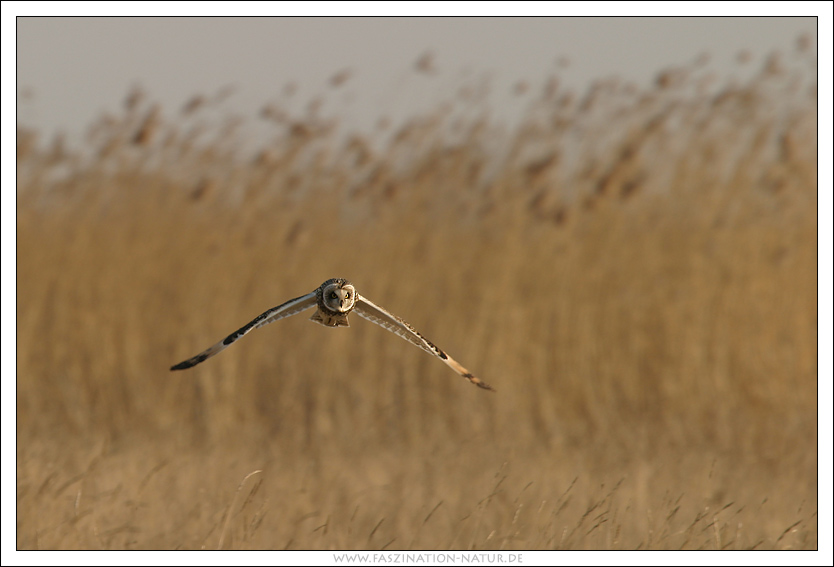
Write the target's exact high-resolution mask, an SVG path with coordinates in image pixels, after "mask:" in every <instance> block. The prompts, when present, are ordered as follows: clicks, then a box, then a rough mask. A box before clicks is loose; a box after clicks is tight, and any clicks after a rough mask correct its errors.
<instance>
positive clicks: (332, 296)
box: [330, 291, 336, 299]
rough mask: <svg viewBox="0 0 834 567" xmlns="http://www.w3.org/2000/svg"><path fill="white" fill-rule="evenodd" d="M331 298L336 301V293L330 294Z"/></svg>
mask: <svg viewBox="0 0 834 567" xmlns="http://www.w3.org/2000/svg"><path fill="white" fill-rule="evenodd" d="M330 298H331V299H336V292H335V291H334V292H333V293H331V294H330Z"/></svg>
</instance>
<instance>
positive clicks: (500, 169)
mask: <svg viewBox="0 0 834 567" xmlns="http://www.w3.org/2000/svg"><path fill="white" fill-rule="evenodd" d="M791 57H794V58H796V54H794V55H792V56H791ZM788 59H789V60H790V61H794V63H796V60H799V61H804V63H803V64H795V65H794V66H791V65H789V64H788V63H785V61H784V60H782V62H781V63H780V61H779V60H777V59H771V60H770V61H769V62H768V64H767V65H766V66H765V67H764V68H763V69H762V71H761V72H760V73H758V74H756V76H755V77H753V78H752V79H751V80H749V81H748V82H745V83H743V84H738V85H735V86H727V87H725V88H722V89H720V90H719V91H717V92H712V93H711V92H707V91H703V90H699V88H700V86H699V85H700V81H702V80H703V77H702V76H701V75H698V74H697V73H696V72H695V71H694V70H676V71H670V72H667V73H665V74H663V75H662V76H660V77H659V79H658V82H657V84H656V85H655V86H653V87H652V88H649V89H642V90H640V89H634V88H632V87H626V86H624V85H621V84H619V83H616V82H604V83H600V84H598V85H596V86H595V87H594V88H593V89H591V90H589V91H588V93H587V94H585V95H584V96H574V95H571V94H570V93H567V92H564V91H563V90H561V89H559V87H558V85H557V84H556V82H555V81H550V82H549V83H547V85H546V86H545V87H544V88H543V89H542V90H541V92H540V93H539V94H537V95H529V99H530V102H529V109H528V114H527V118H526V120H525V121H524V122H523V124H522V125H521V126H520V127H519V128H518V129H517V130H513V131H506V130H502V129H501V128H499V127H497V126H496V125H495V124H494V123H492V122H491V121H490V120H489V118H488V116H487V115H483V116H482V117H480V118H474V119H473V118H471V116H470V117H468V118H467V119H460V117H461V115H460V114H459V113H458V110H460V108H458V107H456V106H455V104H453V105H452V106H451V107H450V108H451V110H449V109H446V107H444V109H442V110H439V111H438V112H437V113H436V114H434V115H431V116H424V117H422V118H420V119H415V120H414V121H412V122H410V123H409V124H407V125H405V126H403V127H402V128H400V129H399V130H397V131H396V132H391V133H389V134H388V137H387V138H384V139H385V140H386V141H385V142H380V140H381V139H383V138H373V137H371V136H368V137H362V136H359V135H354V136H353V137H350V138H347V139H343V138H340V137H339V135H338V129H337V128H334V125H333V124H332V123H331V122H329V121H328V120H325V119H323V118H322V117H320V116H318V115H316V114H315V112H314V111H311V113H310V114H306V115H303V116H300V117H293V116H288V115H287V113H284V112H282V111H281V109H280V108H278V109H276V107H275V106H272V107H270V108H268V109H265V111H264V113H263V116H264V119H266V120H271V121H273V122H274V125H275V136H274V139H273V140H272V141H270V142H269V143H268V144H265V145H264V147H263V148H262V151H259V152H257V153H256V154H255V155H254V157H251V158H250V157H247V156H245V155H242V154H241V153H240V152H236V151H235V146H236V144H238V143H239V142H240V141H241V140H240V134H237V133H236V132H237V131H236V130H235V126H234V124H230V125H229V128H228V129H226V130H220V131H217V130H212V129H211V128H209V127H207V126H206V123H205V122H201V121H200V116H201V114H200V113H201V112H204V111H205V109H204V108H202V106H201V104H202V103H201V104H196V103H194V101H192V102H191V103H190V104H188V105H187V106H186V108H185V109H184V110H183V112H182V115H181V116H179V117H177V116H174V115H167V114H166V112H165V111H164V109H162V108H160V107H159V106H157V105H154V104H152V102H151V101H149V100H148V98H147V97H146V96H144V95H143V94H142V93H141V92H139V91H136V92H134V93H132V94H131V96H130V97H129V99H128V101H126V105H125V109H124V113H123V114H122V115H119V116H109V117H104V118H103V119H102V120H101V121H100V123H98V124H96V125H95V126H94V127H93V128H91V130H90V135H89V138H88V140H87V142H86V143H85V145H84V146H83V147H82V148H68V147H67V146H66V145H65V144H62V143H60V141H58V142H56V143H54V144H52V145H51V146H44V145H43V144H42V143H41V142H40V141H39V140H38V138H37V136H36V134H35V133H32V132H27V131H25V130H20V131H19V136H18V194H17V195H18V196H17V200H18V208H17V284H18V285H17V289H18V296H17V441H18V443H17V447H18V449H17V499H18V502H17V512H18V518H17V545H18V548H21V549H33V548H38V549H99V548H103V549H134V548H212V549H214V548H235V549H247V548H270V549H273V548H275V549H285V548H291V549H507V550H509V549H571V548H573V549H577V548H579V549H589V548H590V549H624V548H625V549H657V548H662V549H680V548H686V549H809V548H815V547H816V545H817V517H816V510H817V412H816V408H817V389H816V370H817V366H816V359H817V346H816V345H817V342H816V337H817V331H816V325H817V322H816V313H817V304H816V291H817V290H816V285H817V283H816V282H817V279H816V234H817V199H816V175H817V161H816V159H817V158H816V155H817V140H816V121H817V115H816V103H817V101H816V75H815V74H814V72H813V71H809V70H808V69H807V68H806V67H803V65H806V66H807V64H808V61H807V56H802V57H800V58H799V59H791V58H788ZM810 63H811V67H813V65H814V64H815V63H814V62H810ZM701 86H702V85H701ZM194 100H195V101H196V100H202V99H196V98H195V99H194ZM458 102H459V103H460V104H459V107H462V108H465V107H466V106H467V102H466V101H458ZM212 132H218V133H217V134H216V136H215V137H212ZM330 277H347V278H349V279H351V280H352V281H353V283H354V284H355V285H356V286H357V288H358V289H359V290H360V292H361V293H363V294H364V295H366V296H368V297H370V298H371V299H373V300H374V301H376V302H378V303H380V304H381V305H383V306H385V307H387V308H389V309H390V310H391V311H393V312H394V313H397V314H399V315H400V316H402V317H404V318H405V319H407V320H408V321H409V322H411V323H412V324H414V325H415V327H417V328H418V329H419V330H420V331H421V332H423V333H424V334H425V335H426V336H428V337H429V338H431V340H432V341H434V342H436V343H437V344H438V345H440V346H441V347H442V348H443V349H444V350H447V351H448V352H449V353H450V354H452V356H454V357H455V358H456V359H458V360H459V361H461V362H462V363H463V364H464V365H465V366H467V367H468V368H470V369H471V370H472V371H473V372H475V373H476V374H477V375H478V376H479V377H481V378H483V379H484V380H485V381H487V382H488V383H490V384H491V385H493V386H494V387H495V388H496V389H497V390H498V392H497V394H494V395H493V394H491V393H488V392H484V391H481V390H479V389H477V388H473V387H472V386H471V385H470V384H468V383H467V382H466V381H464V380H461V379H460V378H459V377H458V376H456V375H455V374H454V373H452V372H450V371H449V369H448V368H447V367H445V365H443V364H440V363H439V362H438V361H437V360H435V359H432V358H431V357H429V356H426V354H425V353H422V352H420V351H419V349H415V348H413V347H411V346H410V345H408V344H407V343H405V342H404V341H401V340H399V339H397V338H396V337H394V336H393V335H390V334H389V333H386V332H385V331H384V330H383V329H381V328H379V327H376V326H374V325H371V324H368V323H367V322H366V321H363V320H361V319H357V320H353V321H352V322H351V327H350V328H349V329H344V328H342V329H336V330H327V329H323V328H321V327H319V326H313V325H310V324H309V322H307V321H306V320H305V319H306V317H293V318H290V319H287V320H284V321H281V322H279V323H276V324H274V325H270V326H268V327H265V328H263V329H260V330H258V331H257V332H255V333H252V334H251V335H248V336H247V337H245V339H244V340H242V341H241V342H240V343H239V344H237V345H235V346H234V348H231V349H229V350H228V351H225V352H223V353H222V354H221V355H219V356H218V357H216V358H213V359H211V360H210V361H207V362H206V363H204V364H202V365H200V366H198V367H196V368H194V369H193V370H190V371H188V372H185V373H171V372H169V370H168V368H169V367H170V366H171V365H172V364H174V363H176V362H178V361H180V360H182V359H184V358H186V357H189V356H191V355H193V354H195V353H196V352H198V351H200V350H201V349H203V348H205V347H207V346H208V345H210V344H212V343H213V342H214V341H216V340H218V339H220V338H221V337H223V336H225V335H226V334H227V333H229V332H230V331H232V330H234V329H236V328H238V327H239V326H241V325H242V324H244V323H246V322H247V321H249V320H250V319H251V318H253V317H254V316H255V315H257V314H259V313H261V312H262V311H264V310H266V309H267V308H269V307H272V306H274V305H277V304H279V303H281V302H283V301H285V300H287V299H289V298H292V297H295V296H298V295H301V294H303V293H306V292H308V291H310V290H312V289H314V288H315V287H316V286H318V285H319V284H320V283H321V282H322V281H324V280H325V279H327V278H330Z"/></svg>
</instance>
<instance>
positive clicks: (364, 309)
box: [353, 294, 495, 392]
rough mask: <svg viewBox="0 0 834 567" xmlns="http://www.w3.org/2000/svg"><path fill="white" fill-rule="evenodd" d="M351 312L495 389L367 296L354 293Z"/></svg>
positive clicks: (485, 387) (461, 373)
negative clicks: (354, 298)
mask: <svg viewBox="0 0 834 567" xmlns="http://www.w3.org/2000/svg"><path fill="white" fill-rule="evenodd" d="M353 312H354V313H356V314H357V315H359V316H360V317H362V318H364V319H367V320H368V321H371V322H373V323H376V324H377V325H379V326H380V327H384V328H385V329H388V330H389V331H391V332H392V333H394V334H395V335H397V336H398V337H402V338H403V339H405V340H407V341H408V342H410V343H411V344H413V345H415V346H418V347H420V348H421V349H423V350H424V351H426V352H428V353H430V354H433V355H434V356H436V357H438V358H439V359H440V360H442V361H443V362H445V363H446V364H447V365H449V366H450V367H451V368H452V370H454V371H455V372H457V373H458V374H460V375H461V376H463V377H464V378H466V379H467V380H469V381H470V382H472V383H473V384H475V385H476V386H478V387H480V388H484V389H486V390H492V391H493V392H494V391H495V390H494V389H493V388H492V387H491V386H490V385H489V384H487V383H486V382H483V381H481V380H480V379H479V378H477V377H475V376H474V375H473V374H472V373H471V372H469V371H468V370H467V369H466V368H464V367H463V366H461V365H460V364H458V362H457V361H456V360H455V359H453V358H452V357H451V356H449V355H448V354H446V353H445V352H443V351H442V350H440V349H439V348H437V347H436V346H435V345H434V344H433V343H432V342H431V341H430V340H428V339H427V338H426V337H424V336H423V335H421V334H420V333H419V332H417V330H416V329H415V328H414V327H412V326H411V325H409V324H408V323H406V322H405V321H403V320H402V319H400V318H399V317H397V316H396V315H392V314H391V313H389V312H388V311H386V310H385V309H383V308H382V307H380V306H379V305H377V304H375V303H374V302H372V301H370V300H369V299H368V298H367V297H362V296H361V295H359V294H356V305H355V307H354V308H353Z"/></svg>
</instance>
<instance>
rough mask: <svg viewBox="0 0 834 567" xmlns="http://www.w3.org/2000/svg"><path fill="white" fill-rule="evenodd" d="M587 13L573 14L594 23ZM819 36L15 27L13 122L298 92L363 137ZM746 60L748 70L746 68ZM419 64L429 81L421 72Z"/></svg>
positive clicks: (668, 25)
mask: <svg viewBox="0 0 834 567" xmlns="http://www.w3.org/2000/svg"><path fill="white" fill-rule="evenodd" d="M545 6H546V5H545ZM36 8H37V6H33V7H32V9H31V10H27V11H23V12H22V13H37V12H38V10H37V9H36ZM590 8H591V7H587V8H585V9H584V10H579V12H580V13H581V12H583V11H584V12H586V13H592V12H595V11H596V10H594V9H590ZM307 11H309V10H307ZM660 11H663V10H660ZM302 12H304V10H302ZM816 23H817V22H816V19H814V18H799V17H772V18H769V17H736V18H730V17H694V18H674V17H673V18H669V17H663V18H654V17H629V18H617V17H597V18H586V17H529V18H528V17H494V18H473V17H469V18H454V17H447V18H430V17H429V18H427V17H418V18H398V17H378V18H362V17H356V18H350V17H325V18H307V17H274V18H269V17H266V18H259V17H248V18H239V17H235V18H226V17H215V18H209V17H204V18H201V17H186V18H163V17H138V18H120V17H77V18H66V17H19V18H18V19H17V100H18V108H17V110H18V114H17V118H18V123H19V124H21V125H24V126H28V127H34V128H36V129H37V130H39V131H40V132H42V133H43V134H45V137H46V138H47V139H48V138H50V137H51V135H52V134H53V133H54V132H56V131H63V132H66V133H68V134H69V135H70V136H69V138H70V140H72V139H74V137H75V136H76V135H78V134H79V133H81V132H83V131H84V130H85V129H86V128H87V127H88V126H89V125H90V124H91V123H92V122H93V120H94V119H96V118H98V117H100V116H101V115H102V114H103V113H104V112H105V111H110V112H120V111H121V108H122V102H123V101H124V99H125V96H126V94H127V92H128V91H129V89H130V88H131V87H132V86H134V85H139V86H141V87H142V88H143V89H144V90H145V91H146V92H147V93H148V94H149V95H150V97H151V99H152V100H154V101H157V102H160V103H161V104H162V109H163V112H165V113H166V115H167V116H169V117H173V116H174V115H175V113H177V112H178V111H179V109H180V108H181V107H182V105H183V104H184V103H185V102H186V101H187V100H188V99H190V98H191V97H193V96H194V95H198V94H200V95H208V96H210V95H213V94H215V93H217V92H218V91H219V90H220V89H222V88H223V87H225V86H229V85H231V86H232V87H234V91H233V92H232V94H231V96H229V97H228V99H227V100H226V101H225V102H224V104H223V107H222V108H223V109H224V111H225V110H228V111H230V112H231V111H234V112H236V113H239V114H241V115H242V116H243V117H244V118H252V119H253V121H254V119H255V116H256V115H257V112H258V110H259V109H260V108H262V107H263V106H264V105H265V104H266V103H268V102H270V101H275V100H279V99H280V97H281V93H282V91H283V89H284V87H285V86H286V85H288V84H291V83H292V84H295V85H296V87H297V91H296V93H295V95H294V96H293V97H292V99H289V102H288V104H289V105H290V107H291V109H295V110H296V111H298V112H301V111H303V109H304V108H305V106H306V104H307V103H309V102H310V101H311V100H312V99H314V98H315V97H316V96H318V95H325V103H324V105H323V107H322V109H323V111H324V112H325V113H327V114H329V115H333V116H338V117H339V118H340V119H341V120H342V122H343V123H344V124H346V125H348V126H351V127H358V128H364V129H370V128H371V127H372V126H373V124H374V123H375V122H376V120H377V119H379V118H381V117H383V116H387V117H390V118H393V119H394V121H395V122H396V121H397V120H398V119H402V118H405V117H407V116H409V115H411V114H413V113H415V112H419V111H430V110H433V109H435V108H437V106H438V105H439V103H440V102H441V101H443V100H449V99H454V98H455V96H454V93H455V92H456V91H457V89H458V88H459V87H460V86H461V85H462V84H463V82H464V81H465V80H469V81H476V80H477V79H478V78H479V77H484V76H486V75H489V76H490V77H491V85H492V96H491V98H490V108H491V109H492V111H493V112H494V114H495V115H496V116H497V117H498V118H499V119H500V118H506V117H512V116H514V115H517V114H518V113H519V112H520V111H521V109H522V108H523V104H524V102H525V99H524V97H518V96H513V94H512V92H513V90H512V89H513V86H514V85H515V84H516V83H518V82H519V81H525V82H527V83H528V84H529V85H530V86H531V88H530V90H529V92H530V96H532V93H533V92H535V91H536V89H535V86H537V85H541V84H543V82H544V81H545V80H546V79H547V78H548V77H550V76H552V75H554V74H558V76H559V79H560V82H561V83H562V84H563V85H565V86H567V87H571V88H573V89H575V90H578V91H581V90H582V89H584V88H585V87H587V86H588V85H589V84H590V83H591V81H592V80H594V79H599V78H604V77H613V76H616V77H620V78H623V79H625V80H628V81H633V82H635V83H636V84H638V85H640V84H646V83H647V82H648V81H651V80H652V79H653V78H654V77H655V76H656V75H657V73H658V72H659V71H660V70H662V69H664V68H666V67H669V66H675V65H685V64H689V63H692V62H693V61H695V60H696V59H697V58H698V56H699V55H702V54H708V55H710V63H709V68H710V69H714V70H715V71H716V72H718V73H719V74H726V75H729V74H731V73H732V74H739V73H741V72H744V71H745V70H747V71H748V72H753V71H754V70H757V69H759V68H760V67H761V64H762V62H763V61H764V59H765V57H766V56H767V54H769V53H771V52H773V51H776V50H781V51H783V52H785V53H793V51H794V46H795V43H796V40H797V38H798V37H799V36H800V35H801V34H807V35H809V36H810V37H811V39H812V42H813V43H815V42H816V33H817V30H816ZM743 50H746V51H747V52H748V53H749V54H750V56H751V59H750V62H749V63H748V64H747V65H745V66H744V67H743V68H740V67H739V65H738V63H737V61H736V58H737V55H738V54H739V52H741V51H743ZM427 52H431V53H432V54H433V63H432V67H433V73H431V74H427V73H422V74H421V73H417V72H415V62H416V61H417V60H418V59H419V58H420V57H421V55H423V54H425V53H427ZM560 61H561V62H562V64H561V65H560ZM564 62H568V64H567V65H565V64H564ZM346 69H348V70H350V71H351V76H350V78H349V79H348V80H347V81H345V83H344V84H343V85H342V86H341V87H340V88H339V89H333V88H332V87H330V86H329V84H328V81H329V79H330V78H331V77H333V76H334V75H335V74H336V73H337V72H339V71H342V70H346Z"/></svg>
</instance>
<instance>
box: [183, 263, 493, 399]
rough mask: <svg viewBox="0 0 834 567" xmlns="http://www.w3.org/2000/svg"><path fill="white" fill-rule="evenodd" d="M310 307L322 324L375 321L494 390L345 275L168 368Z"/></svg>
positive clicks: (190, 362) (199, 357)
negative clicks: (354, 318) (357, 318)
mask: <svg viewBox="0 0 834 567" xmlns="http://www.w3.org/2000/svg"><path fill="white" fill-rule="evenodd" d="M312 307H316V311H315V312H314V313H313V315H312V317H310V320H311V321H314V322H316V323H319V324H320V325H324V326H325V327H330V328H336V327H349V326H350V323H349V322H348V315H350V314H351V313H356V314H357V315H359V316H360V317H362V318H363V319H367V320H368V321H371V322H372V323H376V324H377V325H379V326H380V327H382V328H384V329H386V330H388V331H391V332H392V333H394V334H395V335H397V336H398V337H400V338H402V339H405V340H407V341H408V342H410V343H411V344H413V345H415V346H418V347H420V348H421V349H423V350H424V351H426V352H428V353H429V354H431V355H434V356H436V357H437V358H439V359H440V360H442V361H443V362H445V363H446V365H448V366H449V367H450V368H451V369H452V370H454V371H455V372H457V373H458V374H460V375H461V376H462V377H463V378H466V379H467V380H469V381H470V382H472V383H473V384H475V385H476V386H478V387H479V388H483V389H485V390H490V391H493V392H494V391H495V389H494V388H493V387H492V386H490V385H489V384H487V383H486V382H484V381H483V380H481V379H480V378H478V377H476V376H475V375H474V374H472V373H471V372H469V371H468V370H467V369H466V368H464V367H463V366H461V364H460V363H458V362H457V361H456V360H455V359H454V358H452V357H451V356H449V355H448V354H446V353H445V352H443V351H442V350H440V348H438V347H437V346H435V344H434V343H432V342H431V341H430V340H428V339H427V338H426V337H425V336H423V335H422V334H420V333H419V332H418V331H417V329H415V328H414V327H412V326H411V325H410V324H408V323H406V322H405V321H404V320H402V319H400V318H399V317H397V316H396V315H393V314H391V313H389V312H388V311H386V310H385V309H383V308H382V307H380V306H379V305H377V304H376V303H374V302H373V301H371V300H370V299H368V298H367V297H364V296H362V295H360V294H359V293H358V292H357V291H356V288H355V287H354V286H353V284H352V283H350V282H349V281H348V280H346V279H345V278H331V279H329V280H327V281H325V282H324V283H323V284H321V285H320V286H319V287H317V288H316V289H315V290H313V291H311V292H310V293H308V294H306V295H302V296H300V297H296V298H295V299H290V300H289V301H286V302H284V303H282V304H281V305H278V306H277V307H273V308H272V309H269V310H267V311H265V312H264V313H262V314H260V315H258V316H257V317H255V318H254V319H253V320H252V321H250V322H249V323H247V324H246V325H244V326H243V327H241V328H240V329H238V330H237V331H235V332H234V333H232V334H230V335H229V336H227V337H226V338H225V339H223V340H222V341H220V342H218V343H216V344H214V345H212V346H210V347H209V348H207V349H206V350H204V351H203V352H201V353H200V354H198V355H196V356H193V357H191V358H189V359H188V360H184V361H182V362H180V363H179V364H175V365H174V366H172V367H171V370H185V369H187V368H191V367H193V366H196V365H198V364H200V363H201V362H204V361H205V360H207V359H209V358H211V357H212V356H214V355H216V354H218V353H219V352H220V351H222V350H224V349H226V348H227V347H229V346H231V344H232V343H234V342H235V341H237V340H238V339H240V338H241V337H243V335H245V334H246V333H248V332H249V331H252V330H253V329H257V328H258V327H263V326H264V325H267V324H269V323H272V322H274V321H278V320H279V319H284V318H286V317H289V316H291V315H295V314H297V313H301V312H302V311H306V310H307V309H310V308H312Z"/></svg>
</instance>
